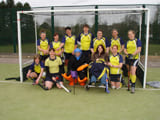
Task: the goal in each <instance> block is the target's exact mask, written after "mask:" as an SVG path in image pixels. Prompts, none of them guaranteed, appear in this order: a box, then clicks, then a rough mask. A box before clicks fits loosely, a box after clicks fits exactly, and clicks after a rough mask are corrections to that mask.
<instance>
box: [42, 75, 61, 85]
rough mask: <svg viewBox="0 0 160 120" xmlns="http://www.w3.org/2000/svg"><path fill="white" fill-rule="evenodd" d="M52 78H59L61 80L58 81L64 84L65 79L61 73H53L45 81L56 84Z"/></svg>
mask: <svg viewBox="0 0 160 120" xmlns="http://www.w3.org/2000/svg"><path fill="white" fill-rule="evenodd" d="M52 77H59V79H58V80H57V81H58V82H63V79H62V77H61V75H60V74H59V73H52V74H50V76H46V79H45V81H50V82H53V83H56V82H55V81H53V80H52Z"/></svg>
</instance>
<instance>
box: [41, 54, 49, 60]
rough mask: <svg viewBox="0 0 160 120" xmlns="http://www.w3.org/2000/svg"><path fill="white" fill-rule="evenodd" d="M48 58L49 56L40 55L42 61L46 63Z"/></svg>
mask: <svg viewBox="0 0 160 120" xmlns="http://www.w3.org/2000/svg"><path fill="white" fill-rule="evenodd" d="M48 57H49V55H40V59H41V61H45V60H46V59H47V58H48Z"/></svg>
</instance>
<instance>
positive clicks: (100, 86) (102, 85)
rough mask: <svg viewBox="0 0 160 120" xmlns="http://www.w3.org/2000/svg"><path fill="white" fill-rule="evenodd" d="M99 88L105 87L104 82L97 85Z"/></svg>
mask: <svg viewBox="0 0 160 120" xmlns="http://www.w3.org/2000/svg"><path fill="white" fill-rule="evenodd" d="M98 87H99V88H106V86H105V85H104V84H101V85H99V86H98Z"/></svg>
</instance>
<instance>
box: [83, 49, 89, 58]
mask: <svg viewBox="0 0 160 120" xmlns="http://www.w3.org/2000/svg"><path fill="white" fill-rule="evenodd" d="M82 54H83V55H84V56H85V57H87V58H89V59H91V51H90V50H82Z"/></svg>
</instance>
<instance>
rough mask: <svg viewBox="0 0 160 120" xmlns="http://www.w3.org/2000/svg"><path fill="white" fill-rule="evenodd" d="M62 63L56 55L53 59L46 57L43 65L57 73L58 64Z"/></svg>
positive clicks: (51, 71)
mask: <svg viewBox="0 0 160 120" xmlns="http://www.w3.org/2000/svg"><path fill="white" fill-rule="evenodd" d="M60 65H62V61H61V59H60V57H58V56H56V57H55V59H54V60H51V59H50V57H48V58H47V59H46V61H45V66H47V67H49V72H50V73H59V66H60Z"/></svg>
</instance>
